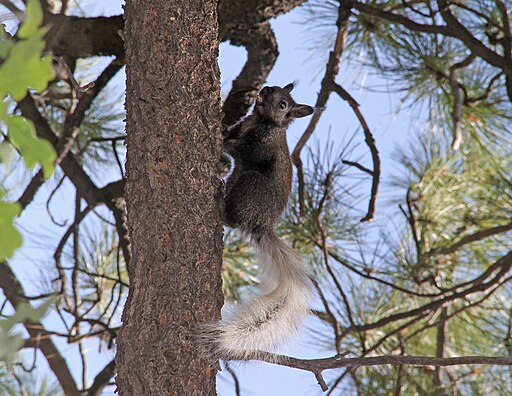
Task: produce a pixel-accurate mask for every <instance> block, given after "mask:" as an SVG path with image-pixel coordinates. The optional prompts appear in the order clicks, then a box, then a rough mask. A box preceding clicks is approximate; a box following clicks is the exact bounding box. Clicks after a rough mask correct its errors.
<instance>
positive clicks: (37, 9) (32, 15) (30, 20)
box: [18, 0, 43, 39]
mask: <svg viewBox="0 0 512 396" xmlns="http://www.w3.org/2000/svg"><path fill="white" fill-rule="evenodd" d="M26 15H27V17H26V18H25V20H24V21H23V23H22V24H21V26H20V29H19V30H18V37H19V38H22V39H24V38H29V37H32V36H33V35H34V34H35V33H36V32H37V28H38V27H39V26H40V25H41V23H42V22H43V9H42V7H41V2H40V0H28V1H27V8H26Z"/></svg>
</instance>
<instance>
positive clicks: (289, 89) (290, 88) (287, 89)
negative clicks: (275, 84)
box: [283, 83, 293, 94]
mask: <svg viewBox="0 0 512 396" xmlns="http://www.w3.org/2000/svg"><path fill="white" fill-rule="evenodd" d="M292 89H293V83H290V84H288V85H286V86H285V87H284V88H283V91H284V92H286V93H288V94H289V93H290V92H292Z"/></svg>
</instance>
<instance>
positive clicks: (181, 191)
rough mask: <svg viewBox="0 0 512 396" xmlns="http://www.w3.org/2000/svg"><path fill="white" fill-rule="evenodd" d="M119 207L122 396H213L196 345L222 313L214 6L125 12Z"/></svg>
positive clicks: (135, 2) (134, 4)
mask: <svg viewBox="0 0 512 396" xmlns="http://www.w3.org/2000/svg"><path fill="white" fill-rule="evenodd" d="M125 16H126V24H125V35H124V36H125V45H126V63H127V69H126V72H127V80H126V86H127V95H126V110H127V124H126V129H127V162H126V173H127V179H126V201H127V208H128V229H129V233H130V240H131V246H132V260H131V263H130V265H129V266H128V271H129V274H130V282H131V284H130V290H129V294H128V300H127V302H126V305H125V308H124V312H123V327H122V328H121V331H120V333H119V337H118V349H117V357H116V364H117V368H118V373H117V389H118V392H119V394H120V395H185V394H186V395H214V394H215V375H216V371H217V366H216V365H215V362H213V361H211V360H209V359H206V358H205V357H203V356H201V353H200V351H199V350H198V349H197V347H196V346H195V344H194V340H193V335H194V329H195V328H196V326H197V325H198V324H199V323H202V322H206V321H211V320H213V319H214V318H216V317H217V318H218V316H219V313H220V308H221V306H222V302H223V297H222V293H221V277H220V271H221V264H222V260H221V255H222V225H221V223H220V220H219V216H218V210H217V206H216V203H215V199H214V197H215V196H216V194H217V193H218V189H219V183H218V182H217V180H218V179H217V176H216V173H215V169H216V163H217V160H218V158H219V157H220V152H221V139H220V136H221V133H220V119H221V117H220V115H221V111H220V81H219V75H220V73H219V68H218V64H217V57H218V38H217V37H218V27H217V1H215V0H203V1H199V0H192V1H187V2H181V1H177V0H157V1H154V2H152V3H151V4H148V3H147V2H144V1H142V0H131V1H127V2H126V6H125Z"/></svg>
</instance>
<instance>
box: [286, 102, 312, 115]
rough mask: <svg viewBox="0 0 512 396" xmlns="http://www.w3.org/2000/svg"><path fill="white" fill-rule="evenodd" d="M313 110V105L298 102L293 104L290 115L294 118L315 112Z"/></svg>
mask: <svg viewBox="0 0 512 396" xmlns="http://www.w3.org/2000/svg"><path fill="white" fill-rule="evenodd" d="M313 111H314V110H313V108H312V107H311V106H308V105H305V104H296V105H295V106H293V109H292V111H290V115H291V116H292V117H293V118H301V117H306V116H308V115H311V114H313Z"/></svg>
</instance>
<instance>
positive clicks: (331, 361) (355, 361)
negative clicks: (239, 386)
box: [251, 351, 512, 391]
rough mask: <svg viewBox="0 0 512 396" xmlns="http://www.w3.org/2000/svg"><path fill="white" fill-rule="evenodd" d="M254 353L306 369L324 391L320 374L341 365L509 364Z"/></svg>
mask: <svg viewBox="0 0 512 396" xmlns="http://www.w3.org/2000/svg"><path fill="white" fill-rule="evenodd" d="M253 355H254V356H255V358H254V359H251V360H258V361H263V362H267V363H271V364H277V365H280V366H286V367H292V368H296V369H299V370H305V371H310V372H312V373H313V374H315V377H316V378H317V380H318V381H319V384H320V386H321V387H322V390H323V391H326V390H327V389H328V388H327V385H326V384H325V381H323V378H322V372H323V371H324V370H329V369H336V368H342V367H348V368H358V367H368V366H381V365H386V364H391V365H398V366H399V365H411V366H435V367H437V366H439V367H448V366H459V365H468V364H478V365H482V364H486V365H489V364H490V365H496V366H510V365H512V358H510V357H495V356H461V357H451V358H438V357H425V356H398V355H392V356H372V357H355V358H346V357H344V356H340V355H336V356H333V357H329V358H323V359H297V358H294V357H290V356H285V355H278V354H275V353H271V352H263V351H258V353H255V354H251V356H253Z"/></svg>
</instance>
